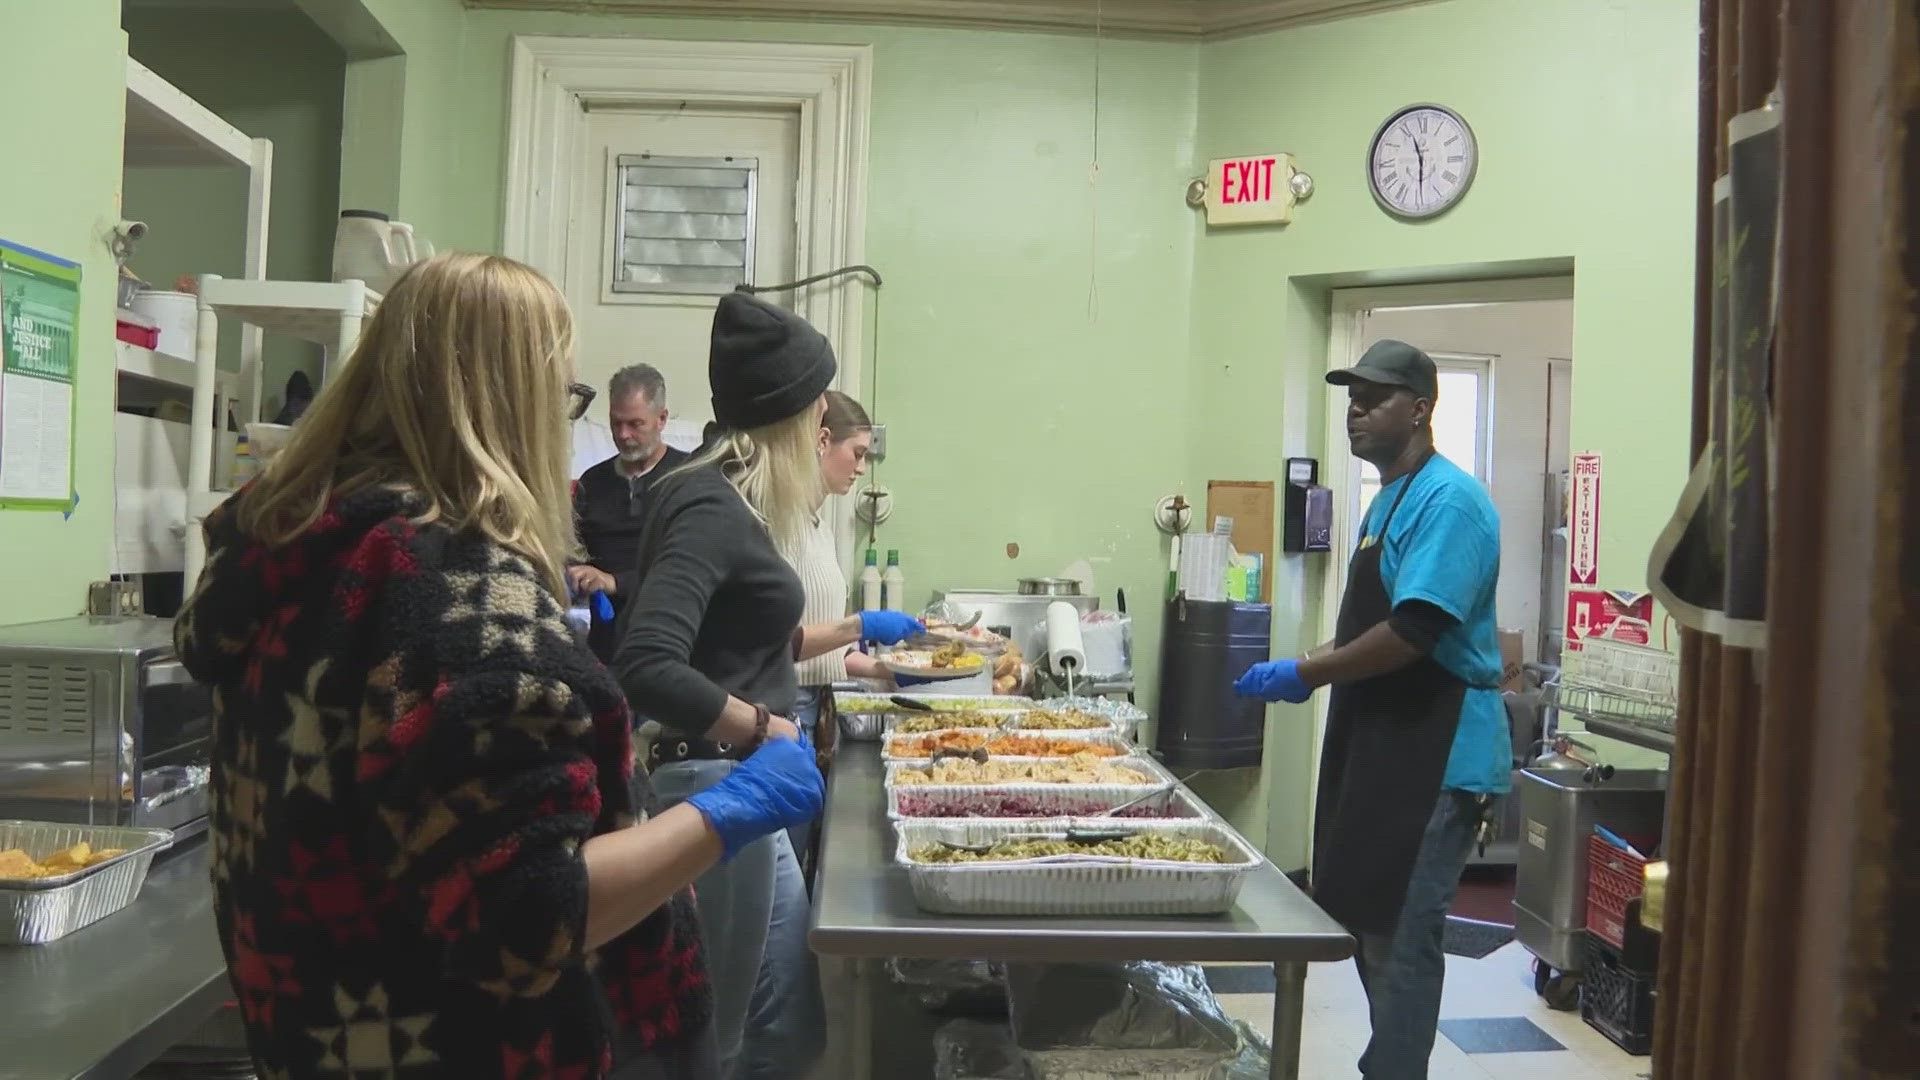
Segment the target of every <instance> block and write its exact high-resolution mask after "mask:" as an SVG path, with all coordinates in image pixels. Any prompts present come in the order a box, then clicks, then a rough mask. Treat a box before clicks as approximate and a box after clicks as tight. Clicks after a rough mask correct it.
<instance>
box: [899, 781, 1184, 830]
mask: <svg viewBox="0 0 1920 1080" xmlns="http://www.w3.org/2000/svg"><path fill="white" fill-rule="evenodd" d="M1158 787H1160V785H1159V784H1157V783H1155V784H908V785H905V786H902V787H890V788H888V789H887V816H888V817H889V818H893V819H894V820H896V821H899V820H907V821H919V820H927V819H939V818H953V819H960V820H972V819H976V818H988V819H1009V818H1011V819H1019V820H1031V819H1033V818H1047V817H1076V816H1083V815H1084V816H1089V817H1090V816H1093V815H1097V814H1100V813H1101V812H1103V811H1106V810H1111V809H1113V808H1114V807H1116V806H1120V805H1122V804H1124V803H1127V802H1130V801H1132V800H1134V799H1138V798H1140V797H1141V796H1142V795H1145V794H1147V793H1148V792H1151V791H1153V790H1155V789H1157V788H1158ZM1010 802H1011V803H1014V804H1016V805H1018V806H1031V807H1032V808H1033V812H1032V813H1019V812H1009V811H1008V810H1007V809H1006V807H1007V805H1008V803H1010ZM1143 805H1145V806H1148V807H1151V808H1152V812H1150V813H1145V814H1141V815H1140V816H1138V817H1134V816H1131V815H1132V814H1134V813H1135V811H1131V810H1130V811H1128V812H1127V813H1128V815H1129V816H1125V817H1120V818H1115V819H1114V820H1116V821H1128V822H1132V821H1161V820H1173V819H1178V818H1204V817H1207V816H1208V812H1207V810H1206V808H1205V807H1204V806H1202V805H1201V804H1200V803H1198V802H1197V801H1195V799H1194V798H1193V796H1191V795H1188V794H1187V793H1186V791H1184V790H1183V789H1181V788H1174V789H1173V790H1171V791H1169V792H1167V793H1166V794H1164V795H1160V796H1157V797H1156V798H1154V799H1153V800H1152V801H1150V802H1148V803H1145V804H1143Z"/></svg>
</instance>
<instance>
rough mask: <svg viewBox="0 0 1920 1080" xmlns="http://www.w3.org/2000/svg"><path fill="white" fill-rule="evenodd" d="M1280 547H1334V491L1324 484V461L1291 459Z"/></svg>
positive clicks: (1294, 548) (1288, 465)
mask: <svg viewBox="0 0 1920 1080" xmlns="http://www.w3.org/2000/svg"><path fill="white" fill-rule="evenodd" d="M1280 550H1281V551H1301V552H1304V551H1332V550H1333V491H1332V489H1330V488H1324V487H1321V486H1320V463H1319V462H1318V461H1316V460H1314V459H1313V458H1303V457H1297V458H1288V459H1287V490H1286V504H1285V506H1284V508H1283V510H1282V514H1281V522H1280Z"/></svg>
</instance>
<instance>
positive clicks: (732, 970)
mask: <svg viewBox="0 0 1920 1080" xmlns="http://www.w3.org/2000/svg"><path fill="white" fill-rule="evenodd" d="M733 768H734V763H733V762H731V761H675V762H670V763H668V764H665V765H662V766H660V767H659V768H657V769H655V770H654V771H653V789H654V791H655V793H656V794H658V795H659V797H660V801H661V803H662V805H663V806H672V805H673V804H675V803H678V802H681V801H683V800H684V799H686V798H687V796H689V795H692V794H694V793H695V792H698V791H704V790H706V789H707V788H710V787H712V786H713V785H715V784H717V783H719V782H720V781H721V780H723V779H725V778H726V775H727V774H728V773H730V772H732V771H733ZM775 839H776V838H775V837H767V838H765V839H762V840H756V841H754V842H753V843H751V844H748V845H747V846H746V847H744V848H741V849H740V851H739V853H738V854H736V855H734V857H733V858H731V859H729V860H727V861H726V862H723V863H721V864H719V865H718V866H715V867H714V868H713V869H711V870H709V871H707V872H706V873H704V874H702V875H700V877H699V879H698V880H696V881H695V882H694V883H693V898H694V904H695V906H697V907H698V908H699V909H700V925H701V929H702V931H703V932H704V935H705V944H706V951H707V972H708V975H709V977H711V978H712V980H713V1030H714V1036H715V1039H716V1041H717V1042H718V1045H719V1057H720V1068H719V1071H717V1072H715V1073H713V1074H712V1075H714V1076H719V1077H725V1076H729V1075H731V1074H732V1072H733V1067H734V1062H735V1061H736V1060H738V1059H739V1057H740V1048H741V1043H742V1041H743V1039H744V1036H745V1032H746V1027H747V1010H748V1006H749V1003H750V1002H751V1001H752V998H753V994H754V991H755V988H756V984H757V983H758V981H759V978H760V962H761V959H762V957H763V955H764V954H765V952H766V945H767V928H768V926H769V925H770V924H771V922H772V921H773V893H774V873H775V864H776V860H777V854H776V851H775V844H774V841H775ZM778 839H780V840H781V841H783V842H784V840H785V837H784V836H782V837H779V838H778ZM802 933H803V934H804V933H805V928H804V926H803V927H802Z"/></svg>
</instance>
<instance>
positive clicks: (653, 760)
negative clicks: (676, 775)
mask: <svg viewBox="0 0 1920 1080" xmlns="http://www.w3.org/2000/svg"><path fill="white" fill-rule="evenodd" d="M746 757H747V752H746V749H745V748H744V747H739V746H735V745H734V744H732V743H724V742H714V741H713V740H711V739H701V738H697V737H694V736H691V735H678V736H676V735H661V736H660V737H659V738H657V739H655V740H653V745H651V746H649V747H648V748H647V764H648V765H649V766H654V765H669V764H672V763H673V762H676V761H744V760H746Z"/></svg>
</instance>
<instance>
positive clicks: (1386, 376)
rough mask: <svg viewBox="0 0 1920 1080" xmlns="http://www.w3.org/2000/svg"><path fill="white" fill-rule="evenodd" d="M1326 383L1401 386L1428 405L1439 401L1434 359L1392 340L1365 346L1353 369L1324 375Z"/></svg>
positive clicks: (1383, 340) (1438, 380)
mask: <svg viewBox="0 0 1920 1080" xmlns="http://www.w3.org/2000/svg"><path fill="white" fill-rule="evenodd" d="M1327 381H1328V382H1330V383H1332V384H1333V385H1335V386H1352V385H1353V384H1354V383H1357V382H1370V383H1379V384H1380V385H1382V386H1404V387H1406V388H1407V389H1409V390H1411V391H1413V392H1414V393H1415V394H1416V395H1418V396H1420V397H1423V398H1426V399H1427V400H1428V401H1438V400H1440V375H1439V372H1438V371H1436V370H1435V369H1434V366H1433V357H1431V356H1428V355H1427V354H1426V353H1423V352H1421V351H1420V350H1419V349H1416V348H1414V347H1413V346H1411V345H1409V344H1407V343H1406V342H1404V341H1395V340H1393V339H1392V338H1381V339H1380V340H1379V341H1376V342H1374V343H1373V344H1372V345H1369V346H1367V351H1366V353H1365V355H1363V356H1361V357H1360V362H1359V363H1357V364H1355V365H1353V366H1352V367H1350V368H1340V369H1339V370H1337V371H1329V372H1327Z"/></svg>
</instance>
